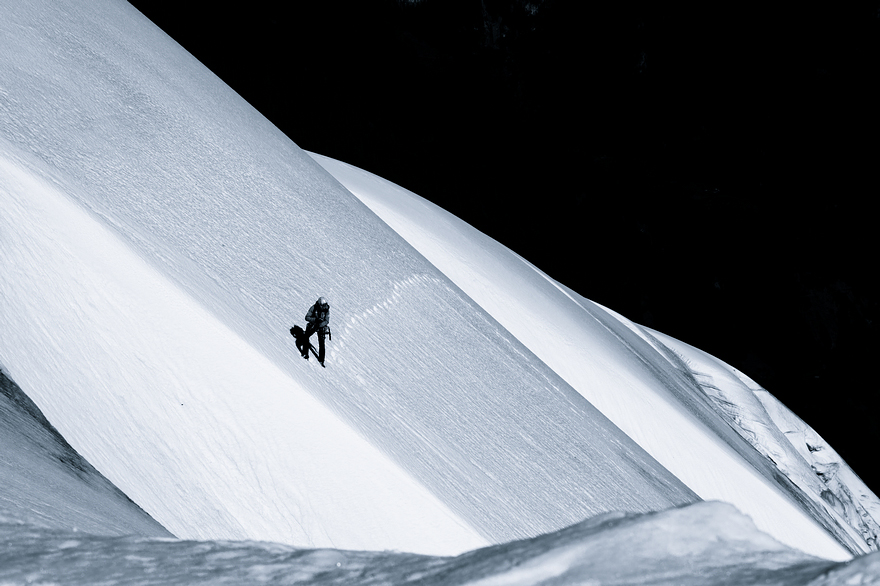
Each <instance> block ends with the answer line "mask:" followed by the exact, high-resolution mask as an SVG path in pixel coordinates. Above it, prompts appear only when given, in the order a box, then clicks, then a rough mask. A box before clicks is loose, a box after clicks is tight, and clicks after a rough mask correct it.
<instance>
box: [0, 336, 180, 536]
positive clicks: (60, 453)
mask: <svg viewBox="0 0 880 586" xmlns="http://www.w3.org/2000/svg"><path fill="white" fill-rule="evenodd" d="M0 335H2V334H0ZM0 446H3V448H2V457H0V522H2V523H4V524H6V526H7V527H10V528H14V527H16V524H17V526H18V527H21V526H22V525H24V524H27V525H30V526H33V527H39V528H43V529H64V530H67V531H83V532H86V533H89V534H93V535H141V536H146V537H163V536H165V537H171V534H170V533H168V531H166V530H165V529H164V528H163V527H162V526H161V525H159V524H158V523H156V521H154V520H153V519H152V518H150V516H149V515H147V514H146V513H144V511H143V510H142V509H141V508H140V507H138V506H137V505H136V504H134V503H133V502H132V501H131V500H130V499H129V498H128V497H126V496H125V495H124V494H123V493H122V491H120V490H119V489H118V488H116V487H115V486H113V484H111V483H110V482H109V481H108V480H107V479H106V478H104V477H103V476H101V474H100V473H99V472H98V471H97V470H95V468H94V467H93V466H92V465H91V464H89V463H88V462H86V461H85V460H84V459H83V458H82V457H81V456H80V455H79V454H78V453H77V452H76V450H74V449H73V448H71V447H70V445H69V444H68V443H67V442H66V441H64V438H62V437H61V435H60V434H59V433H58V431H56V430H55V428H54V427H52V425H51V424H50V423H49V422H48V421H47V420H46V418H45V417H44V416H43V414H42V413H41V412H40V410H39V409H38V408H37V406H36V405H34V403H33V401H31V400H30V399H29V398H28V396H27V395H26V394H25V393H24V392H22V390H21V389H20V388H19V387H18V385H16V384H15V382H14V381H12V380H10V379H9V378H8V377H7V376H6V374H5V373H4V372H3V370H2V369H0Z"/></svg>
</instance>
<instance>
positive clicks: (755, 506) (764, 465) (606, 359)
mask: <svg viewBox="0 0 880 586" xmlns="http://www.w3.org/2000/svg"><path fill="white" fill-rule="evenodd" d="M312 156H313V157H314V158H315V160H316V161H318V162H319V163H320V164H321V165H322V166H323V167H324V168H325V169H327V170H328V171H329V172H330V173H332V174H333V176H334V177H336V178H337V179H338V180H339V181H340V182H342V184H343V185H345V186H346V187H347V188H348V189H349V190H350V191H351V192H352V193H354V194H355V195H357V196H358V197H359V198H360V199H361V200H362V201H363V202H364V203H365V204H367V205H368V206H369V207H370V209H372V210H373V211H374V212H376V214H378V215H379V216H380V217H381V218H382V219H383V220H385V221H386V222H387V223H388V225H389V226H391V227H392V228H394V230H395V231H396V232H398V233H399V234H401V235H402V236H403V237H404V238H405V239H406V240H407V241H408V242H409V243H410V244H412V245H413V246H414V247H415V248H416V249H417V250H418V251H419V252H421V253H422V254H424V255H425V257H426V258H427V259H428V260H430V261H431V262H432V263H433V264H434V265H435V266H437V267H438V268H439V269H440V270H441V271H443V273H444V274H445V275H447V276H448V277H449V278H450V279H451V280H452V281H453V282H454V283H455V284H456V285H458V286H459V287H461V289H462V290H463V291H464V292H465V293H467V294H468V295H469V296H470V297H471V298H472V299H474V300H475V301H476V302H477V303H478V304H479V305H480V306H481V307H482V308H483V309H485V310H486V311H487V312H488V313H489V314H490V315H491V316H492V317H493V318H495V319H496V320H498V322H499V323H500V324H501V325H503V326H504V327H505V328H506V329H507V330H508V331H509V332H511V333H512V334H513V335H514V336H516V337H517V338H518V339H519V340H522V341H523V343H524V344H525V345H526V346H527V347H528V348H529V350H531V351H532V352H533V353H534V354H535V355H536V356H537V357H538V358H540V359H541V360H542V361H543V362H544V363H545V364H547V365H548V366H550V367H551V368H552V369H553V370H554V371H555V372H557V373H559V374H560V375H561V376H562V377H563V378H564V379H565V380H566V382H568V383H569V384H571V385H572V386H573V387H574V388H575V389H577V391H578V392H579V393H580V394H581V395H582V396H584V397H586V398H587V399H589V401H590V402H591V403H592V404H594V405H596V406H597V407H599V409H600V410H601V411H602V413H603V414H605V415H607V416H608V417H609V418H610V419H611V420H612V421H613V422H614V423H615V424H616V425H617V426H618V427H620V428H621V429H622V430H623V431H625V432H626V433H627V434H628V435H629V436H630V437H631V438H633V439H635V440H636V441H637V442H638V443H639V445H641V446H642V447H643V448H645V450H647V451H648V452H649V453H650V454H651V455H652V456H653V457H655V458H656V459H657V460H658V461H659V462H660V463H661V464H663V465H664V466H665V467H666V468H667V469H669V470H670V471H672V472H673V473H674V474H675V475H676V476H677V477H678V478H679V479H681V480H682V481H683V482H685V483H686V484H687V485H688V486H689V487H690V488H691V489H692V490H694V492H696V493H697V494H699V495H700V497H702V498H704V499H717V500H724V501H726V502H730V503H734V504H735V505H736V506H737V507H739V508H740V509H741V510H742V511H744V512H746V513H747V514H748V515H750V516H752V517H753V518H754V519H755V522H756V523H757V524H758V526H759V527H761V528H762V529H763V530H764V531H767V532H769V533H771V534H772V535H774V536H775V537H777V538H778V539H780V540H782V541H784V542H785V543H788V544H789V545H792V546H794V547H799V548H801V549H803V550H804V551H809V552H812V553H814V554H816V555H825V556H837V557H843V558H845V557H846V554H845V553H844V552H843V551H842V549H841V548H840V547H839V546H838V545H837V544H836V542H835V541H834V540H833V539H832V538H831V537H830V536H829V535H828V534H827V532H826V531H825V530H824V529H823V528H822V527H820V526H819V525H818V524H817V523H816V522H814V521H813V520H811V519H810V518H809V514H808V513H807V511H805V510H804V509H803V508H802V507H801V506H800V505H799V503H798V502H796V501H793V500H792V499H791V498H790V496H789V495H788V494H786V492H785V491H784V490H782V487H780V485H779V484H778V483H777V481H776V475H775V474H774V472H773V470H772V469H771V465H770V463H769V462H768V461H767V460H766V459H765V458H763V456H761V455H760V454H758V452H756V451H755V450H754V448H753V447H752V446H751V445H750V444H748V443H747V442H746V441H745V440H744V439H743V438H742V437H741V436H739V435H737V434H736V433H734V432H733V430H732V428H731V427H730V426H729V425H728V422H726V421H724V420H723V419H722V418H721V417H719V415H718V413H717V412H716V411H715V409H714V406H713V404H712V403H711V402H710V401H709V400H708V399H707V397H706V395H705V393H704V389H703V388H702V387H701V386H700V385H699V384H698V383H697V381H696V380H695V379H694V377H693V376H692V374H691V373H690V372H689V371H688V370H687V369H686V367H684V365H683V364H681V363H680V362H681V361H680V360H679V361H678V363H676V360H675V359H674V356H671V352H670V351H669V349H667V348H665V347H663V345H662V344H659V343H657V342H656V340H654V339H652V338H651V337H650V335H649V334H647V333H646V332H645V331H644V330H643V329H642V328H640V327H639V326H637V325H635V324H633V323H631V322H629V321H628V320H626V319H625V318H623V317H622V316H620V315H618V314H616V313H614V312H613V311H610V310H608V309H606V308H603V307H601V306H599V305H597V304H594V303H592V302H590V301H589V300H587V299H584V298H583V297H581V296H580V295H578V294H577V293H575V292H573V291H570V290H568V289H567V288H565V287H564V286H562V285H560V284H559V283H556V282H555V281H553V280H552V279H551V278H549V277H548V276H546V275H544V274H543V273H542V272H541V271H539V270H538V269H537V268H535V267H534V266H532V265H530V264H529V263H527V262H526V261H524V260H523V259H521V258H520V257H518V256H517V255H516V254H514V253H513V252H512V251H510V250H509V249H507V248H506V247H504V246H502V245H500V244H499V243H497V242H495V241H494V240H492V239H491V238H489V237H487V236H486V235H484V234H481V233H480V232H478V231H477V230H475V229H474V228H472V227H471V226H469V225H468V224H467V223H465V222H463V221H461V220H460V219H458V218H456V217H454V216H452V215H451V214H449V213H447V212H445V211H444V210H442V209H440V208H439V207H437V206H435V205H433V204H431V203H430V202H428V201H426V200H424V199H423V198H421V197H419V196H417V195H416V194H413V193H411V192H409V191H407V190H405V189H403V188H401V187H399V186H397V185H394V184H392V183H390V182H388V181H386V180H384V179H382V178H379V177H376V176H375V175H372V174H370V173H368V172H366V171H363V170H361V169H357V168H355V167H353V166H351V165H348V164H345V163H342V162H339V161H335V160H333V159H329V158H327V157H323V156H320V155H316V154H313V155H312ZM588 260H589V259H585V262H587V264H588ZM585 270H588V268H587V269H585ZM670 358H673V359H672V360H671V359H670ZM822 520H823V521H825V519H824V518H823V519H822ZM826 525H827V524H826ZM836 529H839V531H838V533H841V537H843V538H844V540H845V542H846V543H847V544H848V546H850V547H852V549H853V551H860V549H859V548H858V546H856V545H855V543H854V542H852V541H851V540H850V539H849V538H848V537H846V536H845V535H843V534H842V533H845V532H844V531H843V530H842V529H840V528H836Z"/></svg>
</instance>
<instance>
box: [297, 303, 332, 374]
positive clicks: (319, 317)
mask: <svg viewBox="0 0 880 586" xmlns="http://www.w3.org/2000/svg"><path fill="white" fill-rule="evenodd" d="M306 321H307V322H308V324H309V325H307V326H306V331H305V333H304V334H303V339H304V341H305V344H304V348H303V349H304V351H303V358H305V359H306V360H308V359H309V349H308V348H309V338H310V337H311V336H312V334H314V333H315V332H317V333H318V362H320V363H321V366H324V336H325V335H326V334H327V332H329V331H330V304H329V303H327V300H326V299H325V298H323V297H319V298H318V300H317V301H316V302H315V304H314V305H313V306H311V307H310V308H309V311H308V313H306Z"/></svg>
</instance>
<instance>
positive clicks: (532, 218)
mask: <svg viewBox="0 0 880 586" xmlns="http://www.w3.org/2000/svg"><path fill="white" fill-rule="evenodd" d="M131 3H132V4H133V5H134V6H135V7H136V8H138V9H139V10H140V11H141V12H143V13H144V14H145V15H146V16H147V17H148V18H150V19H151V20H152V21H153V22H154V23H155V24H157V25H158V26H159V27H160V28H162V29H163V30H164V31H165V32H166V33H168V34H169V35H170V36H171V37H173V38H174V39H175V40H177V41H178V42H179V43H180V44H181V45H183V46H184V47H185V48H186V49H187V50H188V51H189V52H190V53H192V54H193V55H194V56H195V57H196V58H198V59H199V60H200V61H202V63H204V64H205V65H206V66H207V67H208V68H210V69H211V70H212V71H213V72H214V73H216V74H217V75H218V76H219V77H220V78H222V79H223V80H224V81H225V82H226V83H227V84H228V85H230V86H231V87H232V88H233V89H234V90H236V91H237V92H238V93H239V94H240V95H241V96H243V97H244V98H245V99H246V100H248V101H249V102H250V103H251V104H252V105H253V106H254V107H256V108H257V109H258V110H260V111H261V112H262V113H263V114H264V115H265V116H266V117H267V118H269V119H270V120H271V121H272V122H273V123H274V124H275V125H276V126H278V127H279V128H280V129H281V130H282V131H283V132H285V133H286V134H287V135H288V136H289V137H290V138H291V139H292V140H293V141H294V142H295V143H296V144H298V145H299V146H300V147H302V148H304V149H307V150H311V151H314V152H317V153H320V154H324V155H327V156H330V157H333V158H336V159H339V160H342V161H345V162H347V163H351V164H353V165H355V166H358V167H361V168H363V169H366V170H368V171H371V172H373V173H376V174H377V175H380V176H382V177H385V178H386V179H389V180H391V181H393V182H395V183H398V184H399V185H401V186H403V187H406V188H407V189H410V190H412V191H414V192H415V193H418V194H419V195H421V196H423V197H425V198H427V199H429V200H432V201H434V202H435V203H437V204H439V205H440V206H442V207H444V208H445V209H447V210H448V211H450V212H452V213H453V214H455V215H457V216H459V217H460V218H462V219H464V220H466V221H467V222H469V223H471V224H472V225H473V226H475V227H476V228H478V229H480V230H481V231H483V232H485V233H487V234H489V235H490V236H492V237H494V238H495V239H497V240H499V241H500V242H502V243H504V244H506V245H507V246H509V247H510V248H512V249H513V250H515V251H516V252H518V253H519V254H521V255H522V256H524V257H525V258H527V259H528V260H529V261H531V262H532V263H534V264H535V265H537V266H538V267H540V268H541V269H543V270H544V271H545V272H547V273H548V274H549V275H551V276H552V277H554V278H555V279H557V280H559V281H560V282H562V283H564V284H566V285H568V286H569V287H571V288H573V289H575V290H576V291H578V292H579V293H581V294H582V295H584V296H585V297H587V298H589V299H592V300H594V301H597V302H599V303H602V304H603V305H606V306H608V307H610V308H611V309H614V310H616V311H618V312H620V313H622V314H623V315H625V316H626V317H628V318H630V319H632V320H633V321H635V322H637V323H640V324H643V325H646V326H649V327H652V328H655V329H657V330H660V331H662V332H664V333H666V334H669V335H671V336H673V337H676V338H678V339H680V340H682V341H685V342H688V343H689V344H692V345H694V346H697V347H698V348H701V349H703V350H705V351H707V352H709V353H710V354H713V355H715V356H717V357H718V358H721V359H722V360H724V361H726V362H727V363H729V364H731V365H732V366H734V367H736V368H738V369H740V370H742V371H743V372H745V373H746V374H747V375H748V376H750V377H751V378H753V379H754V380H756V381H757V382H758V383H759V384H761V385H762V386H764V387H765V388H766V389H767V390H769V391H770V392H771V393H773V394H774V395H776V396H777V397H778V398H779V399H780V400H782V401H783V402H784V403H785V404H786V405H787V406H789V407H790V408H791V409H792V410H793V411H794V412H795V413H797V414H798V415H799V416H800V417H801V418H802V419H804V420H805V421H806V422H807V423H808V424H810V425H811V426H812V427H813V428H814V429H816V430H817V431H818V432H819V434H820V435H822V436H823V437H824V438H825V439H826V440H827V441H828V442H829V443H831V445H832V446H833V447H834V448H835V449H836V450H837V451H838V452H839V453H840V454H841V455H842V456H843V457H844V458H845V459H846V460H847V461H848V463H849V464H850V465H851V466H852V467H853V468H854V469H855V471H856V472H857V473H858V474H859V475H860V476H861V477H862V479H863V480H865V481H866V482H867V483H868V484H869V486H871V487H872V489H873V490H874V491H875V492H880V470H878V469H877V466H876V465H875V462H876V460H875V457H874V454H875V449H876V446H877V444H878V435H880V434H878V424H877V419H878V411H877V409H876V403H877V394H878V385H877V382H876V379H877V374H876V373H875V372H874V369H875V362H876V357H877V350H878V335H877V323H876V320H877V310H878V303H877V300H878V287H877V283H876V281H877V279H876V278H875V273H876V261H875V257H876V252H877V245H876V239H875V231H874V224H875V216H876V213H875V211H874V209H873V207H872V205H873V204H874V203H875V202H874V201H873V200H875V199H877V195H878V193H880V189H878V180H877V173H878V165H877V161H878V158H877V156H878V150H877V140H878V130H880V125H878V109H880V101H878V93H877V91H876V88H875V87H874V86H875V85H876V84H877V83H878V81H880V76H878V73H880V50H878V32H880V4H878V2H877V1H876V0H875V1H873V2H830V1H829V2H824V3H818V2H816V3H809V2H798V3H794V2H784V1H783V2H753V3H750V2H748V1H746V2H737V3H718V2H702V3H686V4H684V3H683V4H668V3H667V4H661V3H657V2H647V1H645V2H634V1H630V0H621V1H614V2H602V3H594V2H587V1H583V0H572V1H569V2H562V1H555V0H532V1H531V3H529V2H525V1H523V0H506V1H498V0H483V1H480V0H467V1H464V0H423V1H421V2H418V3H412V2H407V1H398V0H354V1H342V2H329V1H327V2H315V3H306V2H266V1H262V0H251V1H250V2H247V3H244V4H241V3H236V4H229V3H218V2H203V1H189V2H186V3H181V2H169V1H160V0H132V1H131Z"/></svg>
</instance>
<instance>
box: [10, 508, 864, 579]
mask: <svg viewBox="0 0 880 586" xmlns="http://www.w3.org/2000/svg"><path fill="white" fill-rule="evenodd" d="M0 552H2V553H0V580H4V581H6V582H7V583H8V582H11V583H44V584H49V583H59V582H61V583H64V584H71V585H79V584H94V583H98V582H99V583H101V584H107V585H108V586H113V585H116V584H125V585H127V586H141V585H147V584H163V585H176V584H201V583H210V584H242V583H247V584H301V585H309V584H315V585H317V584H328V583H332V584H352V585H359V584H414V585H439V584H442V585H444V586H457V585H464V584H470V585H472V586H477V585H480V586H502V585H506V586H537V585H540V584H545V585H548V586H549V585H550V584H554V585H567V584H571V585H575V584H578V585H584V584H587V585H591V586H592V585H595V586H599V585H602V584H619V585H623V584H653V585H657V586H705V585H706V584H712V585H713V586H740V585H748V584H764V585H775V586H825V585H827V586H830V585H834V584H860V585H863V586H864V585H870V584H878V583H880V578H878V576H880V554H877V553H875V554H873V555H870V556H863V557H861V558H857V559H856V560H853V561H852V562H849V563H835V562H829V561H825V560H819V559H816V558H812V557H810V556H806V555H804V554H803V553H801V552H798V551H796V550H792V549H789V548H787V547H785V546H783V545H781V544H780V543H778V542H776V541H774V540H772V539H770V538H769V537H767V536H766V535H765V534H763V533H761V532H759V531H758V530H757V529H756V528H755V526H754V524H753V523H752V522H751V521H750V520H749V519H748V518H746V517H744V516H743V515H741V514H740V513H738V512H737V511H736V510H735V509H734V508H733V507H731V506H730V505H727V504H723V503H717V502H707V503H699V504H696V505H691V506H688V507H685V508H682V509H672V510H670V511H666V512H663V513H658V514H647V515H622V514H607V515H601V516H598V517H596V518H593V519H590V520H587V521H584V522H582V523H579V524H576V525H573V526H571V527H568V528H566V529H563V530H561V531H558V532H554V533H551V534H548V535H542V536H540V537H537V538H535V539H529V540H523V541H515V542H511V543H506V544H501V545H495V546H491V547H486V548H481V549H477V550H474V551H471V552H468V553H465V554H462V555H460V556H457V557H432V556H419V555H414V554H407V553H394V552H365V551H346V550H328V549H314V550H303V549H296V548H293V547H290V546H284V545H279V544H270V543H258V542H218V541H210V542H193V541H173V540H147V539H142V538H141V539H136V538H108V537H94V536H89V535H82V534H74V533H65V532H61V531H47V530H39V529H36V528H30V527H29V528H24V529H19V530H18V531H16V532H15V533H12V532H10V531H9V530H8V528H7V526H5V525H2V524H0ZM59 552H62V553H63V555H58V553H59Z"/></svg>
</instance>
